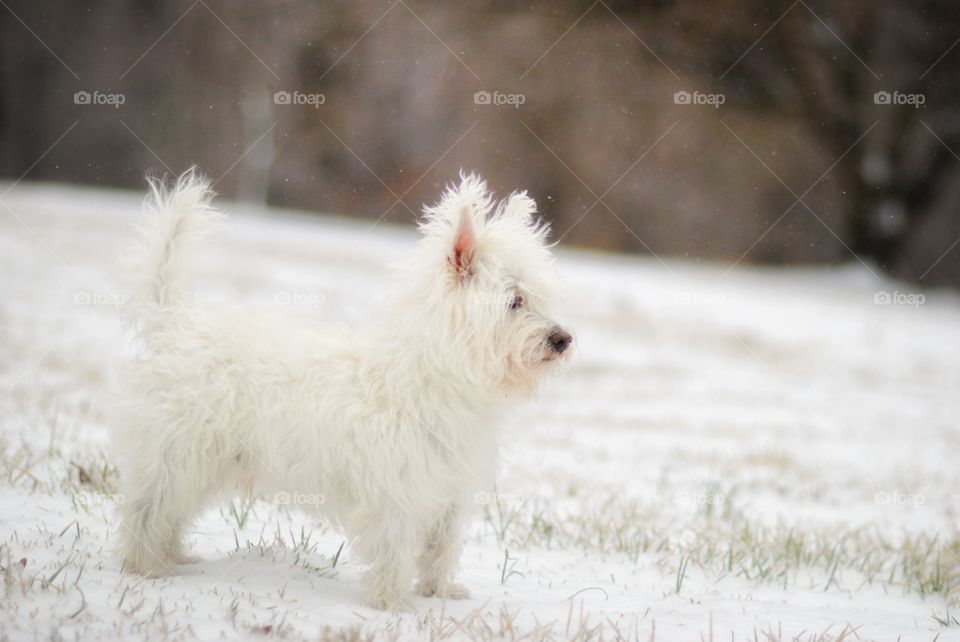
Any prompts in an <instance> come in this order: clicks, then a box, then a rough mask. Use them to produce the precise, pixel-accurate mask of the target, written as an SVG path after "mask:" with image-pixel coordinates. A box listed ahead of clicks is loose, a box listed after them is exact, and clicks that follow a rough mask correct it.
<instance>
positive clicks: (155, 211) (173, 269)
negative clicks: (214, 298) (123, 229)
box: [123, 168, 222, 347]
mask: <svg viewBox="0 0 960 642" xmlns="http://www.w3.org/2000/svg"><path fill="white" fill-rule="evenodd" d="M148 181H149V184H150V193H149V194H148V195H147V198H146V199H145V200H144V210H145V212H146V214H147V216H146V221H145V222H144V223H143V224H142V225H141V226H140V229H139V230H138V239H137V241H135V242H134V244H133V246H132V247H131V251H130V252H129V254H127V255H126V256H124V257H123V267H124V271H125V277H126V279H127V280H128V292H129V300H128V302H127V306H126V308H127V315H128V320H129V321H130V322H131V323H132V324H133V327H134V328H135V329H136V332H137V335H138V336H139V337H140V338H141V339H142V340H143V341H144V343H146V344H147V346H150V347H155V344H156V342H157V340H158V337H159V335H161V334H162V333H163V331H164V330H165V329H166V328H168V327H170V325H171V324H174V323H176V318H177V317H179V316H180V315H182V314H183V312H184V310H185V306H184V303H185V299H186V287H185V276H186V275H185V271H186V270H185V265H184V251H185V249H186V248H187V246H189V245H191V244H193V243H194V242H196V241H197V240H199V239H200V238H202V237H203V236H204V235H205V234H206V232H207V231H208V230H209V229H210V228H211V227H212V226H213V224H214V223H216V222H217V221H218V220H220V219H221V218H222V214H220V213H219V212H218V211H217V210H215V209H214V208H213V207H212V206H211V205H210V200H211V199H212V198H213V195H214V194H213V191H212V190H211V189H210V182H209V181H208V180H207V179H206V178H204V177H203V176H202V175H201V174H200V173H199V172H198V171H197V170H196V169H195V168H191V169H189V170H188V171H187V172H185V173H184V174H183V175H181V176H180V178H178V179H177V181H176V182H175V183H174V184H173V185H169V186H168V185H167V184H166V183H165V182H164V181H163V180H161V179H157V178H150V179H148Z"/></svg>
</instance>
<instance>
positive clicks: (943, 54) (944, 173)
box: [661, 0, 960, 278]
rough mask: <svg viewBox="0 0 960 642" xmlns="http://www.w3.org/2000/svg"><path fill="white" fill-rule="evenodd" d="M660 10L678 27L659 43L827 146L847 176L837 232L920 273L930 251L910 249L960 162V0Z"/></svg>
mask: <svg viewBox="0 0 960 642" xmlns="http://www.w3.org/2000/svg"><path fill="white" fill-rule="evenodd" d="M661 12H662V15H661V18H665V19H666V20H667V21H669V22H670V23H671V26H672V28H673V30H674V33H676V32H677V31H679V32H680V33H682V34H683V37H681V38H674V39H672V40H670V41H666V42H664V46H665V47H668V48H669V49H670V50H671V55H673V56H676V57H677V58H678V59H681V60H683V61H684V63H685V64H686V65H687V67H688V69H694V70H696V72H697V73H698V74H699V75H700V76H702V77H703V79H704V80H705V81H712V82H713V83H714V85H715V88H716V91H720V92H724V93H725V94H726V95H727V96H728V102H730V103H737V104H748V105H752V109H753V110H755V111H759V112H776V113H786V114H790V115H794V116H796V117H797V118H798V119H799V120H800V121H801V122H803V123H804V126H805V128H806V129H807V130H808V131H809V133H810V135H811V136H812V137H814V138H815V139H816V140H817V141H819V144H820V145H821V146H822V147H823V148H824V149H825V150H828V154H827V155H828V157H831V158H832V159H834V161H833V162H836V171H837V172H838V173H839V174H840V177H841V180H842V181H843V192H844V199H843V207H844V210H845V216H844V219H845V221H846V229H845V230H843V231H838V233H839V234H840V235H841V236H842V237H843V238H844V240H845V242H846V243H847V244H848V245H849V246H850V248H851V249H852V250H853V251H854V252H855V253H856V254H857V255H858V256H861V257H863V258H870V259H873V260H875V261H876V262H877V263H878V264H879V265H880V266H882V267H883V268H885V269H887V270H892V271H894V272H899V273H901V274H903V275H905V276H912V277H913V278H917V277H919V276H922V273H923V271H924V269H926V268H927V267H928V266H929V259H930V258H931V257H930V256H929V253H925V254H926V256H925V259H927V260H925V261H921V262H919V263H916V261H914V260H912V259H911V257H908V256H904V253H905V252H906V251H907V248H908V246H909V245H910V244H911V241H912V240H914V237H915V235H916V234H917V233H918V231H919V230H920V229H921V226H922V224H924V223H925V222H926V220H927V219H928V218H929V217H930V216H932V214H933V212H935V211H936V210H937V206H938V205H942V202H941V201H942V199H945V198H951V191H950V190H948V189H946V187H947V181H946V179H947V177H948V176H949V175H951V174H953V175H954V176H955V175H956V172H957V168H958V164H957V157H956V154H955V152H958V151H960V121H958V119H957V118H956V112H957V104H956V100H955V97H956V96H957V95H958V90H960V86H958V82H960V79H958V76H957V74H956V58H953V59H952V60H951V58H950V54H951V53H957V52H956V51H954V47H956V45H957V39H958V37H960V12H958V11H957V10H956V7H955V6H954V5H953V4H952V3H948V2H934V1H918V2H909V3H901V2H896V1H895V0H886V1H881V2H872V3H866V2H848V3H829V2H814V1H813V0H810V1H809V2H807V1H806V0H783V1H782V2H773V3H771V2H767V1H765V0H755V1H754V0H751V1H747V2H743V1H742V0H737V1H733V0H725V1H722V2H715V3H711V4H710V5H703V4H700V3H698V4H696V5H694V4H690V3H675V4H670V5H665V6H662V7H661ZM878 92H879V93H878ZM898 102H899V103H900V104H897V103H898ZM868 131H869V134H867V132H868ZM798 196H799V194H798ZM798 207H802V205H800V206H798ZM950 209H952V208H950ZM953 229H954V230H955V229H956V226H955V225H954V226H953ZM934 258H935V257H934Z"/></svg>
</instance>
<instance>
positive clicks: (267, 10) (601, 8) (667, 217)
mask: <svg viewBox="0 0 960 642" xmlns="http://www.w3.org/2000/svg"><path fill="white" fill-rule="evenodd" d="M958 41H960V5H958V4H957V3H956V2H946V1H945V2H924V1H922V0H917V1H910V2H894V1H886V0H879V1H876V2H867V1H865V0H864V1H860V2H854V1H851V2H827V1H816V0H796V1H795V2H790V1H784V2H767V1H752V0H748V1H744V2H729V1H718V2H685V3H681V2H667V1H660V2H651V3H639V2H624V1H614V0H596V1H595V2H591V1H590V0H586V1H583V2H574V1H562V0H561V1H553V2H532V3H531V2H522V3H512V2H505V1H479V0H478V1H473V2H462V3H460V2H442V1H439V0H433V1H429V2H428V1H425V0H391V1H380V0H377V1H373V0H359V1H358V0H349V1H348V0H336V1H327V2H324V1H320V2H294V1H278V2H269V3H268V2H248V1H238V0H232V1H228V0H197V1H194V0H182V1H180V0H177V1H170V2H161V1H142V2H132V1H130V0H100V1H96V2H92V1H89V2H85V1H66V0H61V1H51V2H44V1H24V0H20V1H13V0H2V1H0V175H2V176H4V177H8V178H10V179H17V178H19V177H21V176H24V175H25V180H43V181H65V182H75V183H88V184H92V185H100V186H117V187H126V188H135V189H142V188H143V185H144V183H143V179H144V175H145V174H147V173H153V174H164V173H170V172H173V173H176V172H180V171H182V170H183V169H185V168H187V167H188V166H190V165H192V164H196V165H198V166H199V167H200V168H202V169H203V170H204V171H206V172H207V173H208V174H210V175H211V176H213V177H214V178H219V180H218V181H217V185H216V188H217V191H218V192H219V193H221V194H222V195H224V196H226V197H228V198H238V199H244V200H250V201H255V202H266V203H269V204H271V205H278V206H284V207H294V208H301V209H308V210H315V211H322V212H336V213H342V214H348V215H353V216H362V217H366V218H368V219H371V220H376V219H378V218H381V217H383V218H384V219H385V220H392V221H405V222H409V221H412V220H413V217H414V212H417V211H419V209H420V206H421V204H423V203H424V202H429V201H432V200H433V199H435V198H436V197H437V195H438V190H439V189H440V188H441V187H442V186H443V185H444V184H445V183H446V182H447V181H449V180H450V179H451V178H453V177H454V176H455V175H456V172H457V171H458V170H459V169H460V168H461V167H462V168H466V169H475V170H478V171H480V172H481V173H482V174H484V175H485V176H486V177H487V178H488V179H489V181H490V183H491V186H492V187H493V188H494V189H496V190H497V191H498V192H500V193H504V192H509V191H512V190H514V189H517V188H521V187H525V188H528V189H529V190H530V192H531V193H532V195H533V196H534V197H535V198H536V199H537V200H538V202H539V203H540V205H541V209H542V210H543V212H544V215H545V216H547V217H548V218H549V219H551V220H552V221H553V225H554V229H555V230H556V232H555V238H557V237H559V238H561V239H562V242H563V243H565V244H572V245H581V246H590V247H597V248H604V249H609V250H614V251H624V252H639V253H650V252H653V253H656V254H657V255H660V256H684V257H691V258H698V259H714V260H719V261H722V262H724V263H726V264H733V263H734V262H743V263H768V264H786V263H819V264H830V263H838V264H839V263H847V262H851V261H854V262H855V261H858V260H860V261H863V262H865V263H867V264H868V265H870V266H871V267H873V268H874V269H877V270H878V271H879V270H884V271H886V272H888V273H891V274H893V275H895V276H897V277H900V278H904V279H908V280H912V281H915V282H918V283H920V284H922V285H928V286H934V285H944V284H947V285H953V286H957V285H960V247H957V246H956V245H957V243H958V239H960V215H958V212H957V209H958V207H957V206H958V204H960V158H958V156H957V153H960V118H958V105H960V85H958V83H960V77H958V73H957V69H958V63H960V46H958ZM678 92H679V93H678ZM684 92H685V93H684Z"/></svg>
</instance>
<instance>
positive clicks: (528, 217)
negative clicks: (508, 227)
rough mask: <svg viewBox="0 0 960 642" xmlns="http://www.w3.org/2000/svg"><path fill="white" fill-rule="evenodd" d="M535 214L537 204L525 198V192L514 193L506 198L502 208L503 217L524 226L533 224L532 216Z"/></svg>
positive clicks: (527, 197)
mask: <svg viewBox="0 0 960 642" xmlns="http://www.w3.org/2000/svg"><path fill="white" fill-rule="evenodd" d="M536 213H537V203H536V201H534V200H533V199H532V198H530V197H529V196H527V192H526V191H523V192H514V193H513V194H511V195H510V196H509V198H507V201H506V203H504V206H503V216H504V217H505V218H513V219H516V220H518V221H520V222H521V223H523V224H524V225H529V224H530V223H532V222H533V215H534V214H536Z"/></svg>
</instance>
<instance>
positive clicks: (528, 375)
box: [407, 175, 573, 391]
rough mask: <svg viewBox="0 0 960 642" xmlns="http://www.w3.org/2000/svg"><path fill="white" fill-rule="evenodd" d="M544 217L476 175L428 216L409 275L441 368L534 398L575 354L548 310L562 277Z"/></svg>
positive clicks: (519, 196) (521, 195)
mask: <svg viewBox="0 0 960 642" xmlns="http://www.w3.org/2000/svg"><path fill="white" fill-rule="evenodd" d="M536 213H537V206H536V203H534V201H533V199H531V198H530V197H529V196H527V194H526V193H525V192H518V193H514V194H512V195H510V196H509V197H507V198H506V199H504V200H503V201H500V202H494V201H493V199H492V198H491V196H490V193H489V192H488V191H487V187H486V184H485V183H484V182H483V180H481V179H480V178H479V177H477V176H475V175H469V176H464V175H461V180H460V183H459V184H458V185H456V186H451V187H449V188H448V189H447V190H446V192H445V193H444V194H443V196H442V198H441V200H440V202H439V203H437V204H436V205H433V206H431V207H427V208H426V209H425V215H424V218H423V220H422V222H421V224H420V230H421V232H422V233H423V239H422V241H421V244H420V248H419V252H418V254H417V256H416V259H415V263H414V266H415V268H416V269H415V273H414V274H408V275H407V276H409V277H410V278H411V279H413V281H414V283H411V284H409V285H411V286H412V287H413V288H414V292H415V293H416V295H415V298H417V299H418V305H422V306H423V308H422V311H423V312H424V314H423V315H422V316H421V315H417V316H418V317H419V319H418V320H417V322H418V323H422V324H423V326H424V328H426V329H427V330H428V331H429V333H430V336H431V341H438V342H441V343H442V345H441V346H439V347H440V348H441V349H440V350H439V351H438V352H437V354H438V355H442V356H440V357H439V358H440V359H442V360H443V363H442V364H438V365H441V366H443V367H444V368H445V369H446V370H447V371H451V370H452V371H456V370H457V368H458V367H460V368H462V369H463V372H464V373H466V374H467V375H468V376H472V377H475V378H476V379H477V383H481V384H483V383H485V384H492V385H494V386H500V387H506V388H509V389H513V390H521V391H530V390H532V389H534V388H535V386H536V383H537V381H538V380H540V379H541V378H542V376H543V375H544V374H546V373H548V372H549V371H550V370H552V369H553V368H554V367H556V366H557V365H558V364H560V363H563V362H565V361H567V360H568V358H569V357H570V354H571V352H572V350H571V344H572V343H573V337H572V335H571V334H570V333H569V332H568V331H567V330H566V329H564V328H563V327H562V326H561V325H560V324H559V323H558V322H557V321H555V320H554V319H553V317H552V316H551V311H550V303H551V300H552V299H553V292H554V290H555V289H556V287H557V276H556V274H555V271H554V268H553V256H552V254H551V253H550V249H549V247H548V245H547V242H546V239H547V234H548V233H549V227H548V225H547V224H545V223H543V222H541V221H539V220H537V219H536ZM454 360H456V361H457V362H456V363H454V362H453V361H454Z"/></svg>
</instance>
